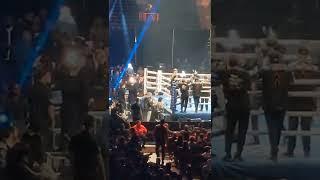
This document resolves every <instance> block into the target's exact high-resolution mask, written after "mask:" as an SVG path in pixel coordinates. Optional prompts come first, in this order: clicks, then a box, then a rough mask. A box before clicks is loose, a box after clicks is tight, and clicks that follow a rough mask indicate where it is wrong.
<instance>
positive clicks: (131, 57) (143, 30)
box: [114, 0, 160, 89]
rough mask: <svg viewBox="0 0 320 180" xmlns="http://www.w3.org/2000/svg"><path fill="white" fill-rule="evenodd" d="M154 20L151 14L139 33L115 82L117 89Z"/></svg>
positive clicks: (158, 0) (154, 9)
mask: <svg viewBox="0 0 320 180" xmlns="http://www.w3.org/2000/svg"><path fill="white" fill-rule="evenodd" d="M159 5H160V0H157V2H156V5H155V6H154V7H153V8H152V13H155V12H156V11H157V9H158V8H157V7H158V6H159ZM152 20H153V18H152V16H149V17H148V18H147V21H146V22H145V24H144V26H143V28H142V31H141V32H140V34H139V36H138V39H137V42H135V43H134V46H133V48H132V50H131V51H130V54H129V57H128V59H127V62H126V66H125V68H124V69H123V70H122V72H121V74H120V76H119V77H118V79H117V80H116V82H115V85H114V87H115V88H116V89H118V88H119V86H120V83H121V80H122V78H123V77H124V75H125V73H126V72H127V69H128V64H129V63H130V62H131V60H132V59H133V57H134V55H135V54H136V52H137V49H138V47H139V46H140V43H141V42H142V39H143V37H144V35H145V33H146V31H147V30H148V29H149V27H150V26H151V23H152Z"/></svg>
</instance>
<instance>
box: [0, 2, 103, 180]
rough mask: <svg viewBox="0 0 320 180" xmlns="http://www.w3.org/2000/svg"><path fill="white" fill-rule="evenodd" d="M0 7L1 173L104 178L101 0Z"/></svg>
mask: <svg viewBox="0 0 320 180" xmlns="http://www.w3.org/2000/svg"><path fill="white" fill-rule="evenodd" d="M0 9H1V10H0V14H1V18H0V19H1V22H0V31H1V32H0V49H1V53H0V77H1V78H0V79H1V81H0V91H1V92H0V111H1V115H0V179H1V180H7V179H8V180H43V179H52V180H53V179H63V180H64V179H65V180H69V179H70V180H71V179H86V180H88V179H104V180H105V179H106V176H107V172H108V171H107V168H108V166H107V165H106V164H107V163H106V162H108V159H107V152H108V148H107V145H106V144H107V140H106V139H105V137H106V136H107V130H106V129H103V128H104V127H105V126H104V124H105V122H106V121H105V118H106V117H105V114H106V113H105V112H106V107H107V102H106V100H105V99H106V98H105V97H106V96H107V90H106V88H105V87H106V82H107V79H108V77H107V64H108V62H107V60H108V23H107V22H108V21H107V19H106V14H107V12H108V2H107V1H101V0H81V1H78V0H65V1H63V0H28V1H19V0H8V1H1V6H0ZM96 170H99V172H96Z"/></svg>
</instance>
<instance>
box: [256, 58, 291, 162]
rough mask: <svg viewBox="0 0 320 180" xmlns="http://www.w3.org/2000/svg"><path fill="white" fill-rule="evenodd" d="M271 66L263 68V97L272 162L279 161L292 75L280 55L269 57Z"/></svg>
mask: <svg viewBox="0 0 320 180" xmlns="http://www.w3.org/2000/svg"><path fill="white" fill-rule="evenodd" d="M268 59H269V61H270V65H268V66H265V67H263V70H262V71H261V75H262V91H263V93H262V97H263V110H264V114H265V118H266V121H267V126H268V131H269V141H270V145H271V152H270V154H271V158H270V159H271V160H272V161H274V162H276V161H277V160H278V158H277V156H278V146H279V142H280V137H281V131H282V129H283V127H284V126H283V121H284V118H285V114H286V111H287V106H288V88H289V84H290V81H291V80H292V75H291V73H290V72H289V71H288V68H287V65H285V64H282V63H281V61H280V55H279V54H277V53H272V54H270V55H269V57H268Z"/></svg>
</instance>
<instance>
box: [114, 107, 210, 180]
mask: <svg viewBox="0 0 320 180" xmlns="http://www.w3.org/2000/svg"><path fill="white" fill-rule="evenodd" d="M110 111H111V119H110V120H111V121H112V122H111V130H112V131H111V132H110V133H111V135H110V137H111V143H110V144H111V145H112V146H111V147H110V148H111V153H110V164H112V167H110V168H111V169H110V172H111V174H110V177H111V179H115V180H116V179H119V180H120V179H121V180H126V179H182V177H185V178H187V179H192V178H194V177H201V179H207V178H208V177H209V175H210V170H208V169H209V168H210V167H209V166H210V163H211V138H210V130H208V129H205V128H203V127H201V124H200V125H199V127H191V126H188V125H185V126H184V127H183V128H182V129H181V128H177V129H174V130H173V129H172V130H171V129H170V128H169V126H170V123H169V122H168V123H164V124H163V125H164V127H165V128H166V129H167V132H168V138H167V140H166V145H165V147H166V148H165V152H166V153H165V155H166V159H168V161H167V163H164V161H162V162H160V157H159V156H160V155H158V158H157V160H156V162H154V161H151V160H150V156H151V154H152V152H151V153H147V152H146V151H145V144H146V145H150V144H154V142H155V140H156V137H157V135H156V134H157V133H156V128H155V127H156V123H154V124H152V125H151V124H150V125H149V126H147V124H146V123H141V121H139V120H138V121H136V122H133V123H131V124H130V123H129V122H128V121H126V120H125V119H124V118H123V117H122V113H121V105H119V103H114V104H113V105H112V106H111V109H110ZM160 124H161V123H160ZM137 126H138V127H137ZM141 126H142V127H143V128H141ZM156 149H157V148H156Z"/></svg>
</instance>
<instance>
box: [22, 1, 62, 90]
mask: <svg viewBox="0 0 320 180" xmlns="http://www.w3.org/2000/svg"><path fill="white" fill-rule="evenodd" d="M63 4H64V0H57V1H56V3H55V5H54V7H53V8H52V11H51V13H50V16H49V17H48V20H47V21H46V23H45V25H44V30H43V31H42V32H41V33H40V35H39V37H38V38H37V40H36V43H35V44H36V45H35V46H34V47H33V49H32V50H31V52H30V54H29V55H28V58H27V61H26V65H25V68H24V70H23V72H22V76H21V78H20V82H19V84H20V86H21V87H23V86H24V84H25V82H26V81H27V80H28V77H30V74H31V73H32V70H33V64H34V62H35V60H36V58H37V57H38V56H39V54H40V52H41V50H42V49H43V47H44V45H45V43H46V42H47V39H48V35H49V33H50V32H51V30H52V29H53V28H54V26H55V24H56V22H57V20H58V18H59V14H60V7H61V5H63Z"/></svg>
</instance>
